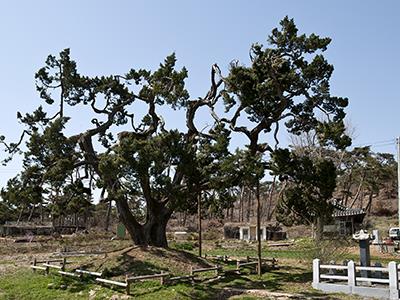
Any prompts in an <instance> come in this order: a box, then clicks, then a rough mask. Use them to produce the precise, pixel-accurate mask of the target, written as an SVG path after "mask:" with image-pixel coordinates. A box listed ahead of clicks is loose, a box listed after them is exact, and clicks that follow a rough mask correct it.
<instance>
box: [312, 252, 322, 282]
mask: <svg viewBox="0 0 400 300" xmlns="http://www.w3.org/2000/svg"><path fill="white" fill-rule="evenodd" d="M319 266H320V260H319V259H318V258H316V259H314V260H313V283H312V287H313V288H314V289H317V288H318V285H319V271H320V269H319Z"/></svg>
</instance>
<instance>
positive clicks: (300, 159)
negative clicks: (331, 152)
mask: <svg viewBox="0 0 400 300" xmlns="http://www.w3.org/2000/svg"><path fill="white" fill-rule="evenodd" d="M270 168H271V170H272V174H274V175H279V176H280V177H281V179H283V180H286V181H288V182H289V186H288V188H286V190H285V192H284V193H283V195H282V199H279V204H278V207H277V220H279V221H280V222H282V223H284V224H286V225H293V224H296V223H297V224H299V223H306V224H308V223H314V222H315V220H316V219H317V218H322V219H323V220H328V219H329V218H330V216H331V214H332V209H333V206H332V204H331V203H330V202H328V200H330V199H331V197H332V194H333V192H334V190H335V188H336V167H335V165H334V163H333V162H332V161H331V160H327V159H321V158H320V159H312V158H311V157H309V156H298V155H296V154H295V153H293V152H292V153H291V152H289V151H288V150H287V149H278V150H276V151H275V152H274V153H273V155H272V163H271V166H270Z"/></svg>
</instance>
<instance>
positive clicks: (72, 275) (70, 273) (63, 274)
mask: <svg viewBox="0 0 400 300" xmlns="http://www.w3.org/2000/svg"><path fill="white" fill-rule="evenodd" d="M58 274H60V275H61V276H70V277H76V278H79V279H80V278H82V274H77V273H72V272H66V271H58Z"/></svg>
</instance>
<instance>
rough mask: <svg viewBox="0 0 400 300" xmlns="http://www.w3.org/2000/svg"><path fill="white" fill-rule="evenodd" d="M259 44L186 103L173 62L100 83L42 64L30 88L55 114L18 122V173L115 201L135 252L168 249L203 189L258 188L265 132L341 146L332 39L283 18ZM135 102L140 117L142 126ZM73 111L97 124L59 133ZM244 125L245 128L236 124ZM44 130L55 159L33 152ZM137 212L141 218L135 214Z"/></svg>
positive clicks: (64, 59) (42, 149)
mask: <svg viewBox="0 0 400 300" xmlns="http://www.w3.org/2000/svg"><path fill="white" fill-rule="evenodd" d="M268 41H269V44H270V47H268V48H264V47H263V46H262V45H259V44H255V45H253V47H252V48H251V52H250V53H251V65H250V66H248V67H247V66H243V65H240V64H238V63H233V64H232V66H231V68H230V70H229V74H228V76H226V77H224V76H222V75H221V72H220V70H219V68H218V66H216V65H214V66H213V67H212V71H211V87H210V90H209V91H208V92H207V94H206V95H205V96H204V97H201V98H198V99H195V100H189V94H188V92H187V90H186V89H185V85H184V80H185V78H186V76H187V71H186V69H184V68H183V69H181V70H176V68H175V56H174V55H171V56H169V57H167V58H166V60H165V62H164V63H162V64H161V65H160V67H159V69H158V70H156V71H154V72H151V71H148V70H133V69H132V70H130V71H129V72H127V73H126V74H124V75H111V76H103V77H88V76H82V75H80V74H79V73H78V70H77V66H76V63H75V62H74V61H73V60H71V59H70V54H69V51H68V50H65V51H63V52H61V53H60V56H59V57H58V58H57V57H55V56H49V57H48V59H47V61H46V66H45V67H44V68H42V69H40V70H39V71H38V73H37V74H36V79H37V89H38V92H39V93H40V97H41V98H42V99H43V100H44V101H45V102H46V103H47V104H48V105H50V106H53V107H54V106H56V107H57V108H58V109H57V112H56V113H55V115H53V116H49V115H48V114H47V113H46V112H45V109H43V108H42V107H39V108H38V109H37V110H36V111H35V112H33V113H32V114H27V115H25V116H22V115H21V114H18V117H19V120H20V121H21V122H22V123H23V124H24V125H25V126H26V129H25V131H24V134H23V135H29V136H30V137H29V141H28V145H27V149H28V152H29V153H32V154H29V153H28V157H26V160H27V164H26V165H25V164H24V168H29V167H34V166H36V167H37V168H38V169H39V173H40V174H39V175H40V176H39V177H41V178H43V180H41V181H40V184H41V187H42V189H43V190H45V191H48V190H49V189H50V190H51V191H52V193H53V194H56V195H57V193H58V194H62V195H64V194H66V195H68V193H70V191H71V190H73V191H78V190H79V189H74V188H67V187H68V186H70V185H72V186H74V185H76V183H77V184H78V186H79V187H81V189H80V190H79V191H80V193H88V191H89V190H92V189H93V186H92V185H95V186H96V187H97V188H98V189H101V190H102V191H103V192H102V193H101V194H102V195H104V198H105V200H106V201H111V200H112V201H115V203H116V206H117V209H118V213H119V218H120V219H121V221H122V222H123V223H124V224H125V225H126V227H127V229H128V231H129V233H130V235H131V237H132V239H133V241H134V242H135V243H136V244H150V245H156V246H166V244H167V242H166V237H165V228H166V224H167V222H168V220H169V218H170V216H171V214H172V213H173V212H174V211H177V210H188V209H189V210H190V209H193V208H195V207H196V205H195V203H196V201H197V199H198V196H199V194H200V193H201V192H202V191H205V190H206V191H208V195H211V196H213V197H211V198H210V197H208V198H207V199H208V201H210V202H211V203H213V204H215V203H220V204H221V205H226V201H229V199H231V197H229V195H230V194H229V192H228V191H227V190H228V189H229V187H231V186H233V185H238V184H239V179H240V177H244V179H245V180H246V181H247V182H249V183H252V184H254V185H256V187H258V186H259V181H260V180H261V178H262V177H263V174H264V169H265V167H266V164H265V161H264V158H265V156H264V154H265V153H266V152H268V151H269V152H272V151H273V149H272V147H270V146H269V145H268V144H266V143H264V142H262V141H261V139H262V135H263V133H268V132H271V131H272V130H274V133H275V134H274V136H275V138H276V136H277V132H278V128H279V126H281V127H283V126H285V127H286V128H287V130H288V131H290V132H292V133H295V134H297V133H300V132H303V131H308V130H311V129H315V130H316V131H317V132H318V134H319V137H320V138H321V141H326V142H329V143H333V144H337V145H340V146H345V145H347V144H348V143H349V141H348V139H346V137H345V136H344V134H343V130H344V126H343V118H344V116H345V113H344V108H345V107H346V106H347V99H345V98H338V97H333V96H331V95H330V88H329V80H330V77H331V74H332V71H333V66H332V65H330V64H328V62H327V61H326V60H325V58H324V57H323V56H322V54H321V52H323V51H325V50H326V48H327V46H328V44H329V42H330V39H329V38H320V37H318V36H316V35H314V34H312V35H310V36H306V35H298V30H297V28H296V26H295V25H294V22H293V20H289V19H288V18H285V19H284V20H282V22H281V28H280V29H274V30H273V31H272V34H271V35H270V37H269V40H268ZM219 100H223V101H224V105H225V108H226V112H225V113H224V115H218V113H217V112H218V109H215V108H217V107H219V104H218V103H219ZM138 103H139V104H140V106H141V107H143V106H144V107H146V113H145V114H144V116H143V117H140V118H138V113H137V111H136V110H135V105H136V104H138ZM82 106H84V107H85V108H86V109H87V108H88V109H90V110H91V113H92V114H95V115H96V116H95V117H93V118H92V125H91V126H90V127H88V128H85V129H84V130H82V131H81V132H80V133H78V134H72V135H71V134H70V135H68V134H67V132H68V130H66V129H65V128H66V127H68V124H69V123H70V122H71V120H70V118H69V117H73V115H72V114H71V115H69V113H70V112H71V111H73V108H76V109H79V107H82ZM161 106H163V107H170V108H171V109H183V110H184V111H185V114H186V128H185V129H184V130H167V129H166V126H165V122H164V119H163V118H162V116H161V115H160V113H159V111H160V110H159V108H160V107H161ZM204 106H208V107H209V108H211V112H212V116H213V117H214V119H215V121H216V124H215V125H214V126H212V127H211V128H209V130H208V131H207V132H205V131H204V130H198V129H197V128H196V122H195V116H196V112H197V111H198V110H199V109H200V108H201V107H204ZM67 108H68V109H67ZM317 111H319V112H321V113H322V114H324V115H325V116H326V118H325V121H320V119H319V118H318V113H317ZM243 118H247V119H248V120H247V121H245V122H244V123H243V124H240V122H242V121H243ZM73 120H74V119H73V118H72V121H73ZM128 126H130V128H129V130H128V129H127V127H128ZM57 128H58V129H60V128H61V129H60V130H58V129H57ZM120 128H121V129H120ZM46 131H51V132H55V136H54V139H55V140H58V141H60V144H61V146H59V147H60V149H58V148H57V147H56V146H55V145H54V144H57V143H54V141H48V142H45V143H44V144H39V143H37V142H35V140H36V139H44V135H46ZM231 131H233V132H237V133H242V134H244V135H245V136H246V137H247V138H248V143H247V148H246V150H245V152H238V153H237V155H231V154H230V153H229V151H228V145H229V135H230V132H231ZM117 132H118V134H117V135H116V136H115V134H116V133H117ZM22 140H23V139H21V140H20V142H18V143H15V144H7V143H5V141H4V138H2V139H1V141H2V142H3V144H4V145H5V146H6V147H7V150H8V152H9V153H10V154H13V153H15V152H18V151H19V149H20V148H19V146H20V144H21V141H22ZM29 156H33V157H29ZM234 168H237V170H236V171H235V170H234ZM81 183H82V184H86V185H85V186H84V188H82V185H81ZM257 190H259V189H258V188H257ZM257 194H259V193H257ZM258 196H259V195H258ZM257 198H258V200H259V197H257ZM258 203H259V201H258ZM137 207H140V208H141V210H142V211H144V214H137V213H136V210H135V209H136V208H137ZM258 207H259V205H258Z"/></svg>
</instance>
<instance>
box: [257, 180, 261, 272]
mask: <svg viewBox="0 0 400 300" xmlns="http://www.w3.org/2000/svg"><path fill="white" fill-rule="evenodd" d="M256 198H257V259H258V264H257V273H258V276H259V277H261V275H262V270H261V267H262V260H261V201H260V180H258V181H257V186H256Z"/></svg>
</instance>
